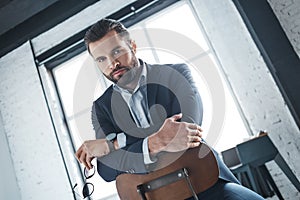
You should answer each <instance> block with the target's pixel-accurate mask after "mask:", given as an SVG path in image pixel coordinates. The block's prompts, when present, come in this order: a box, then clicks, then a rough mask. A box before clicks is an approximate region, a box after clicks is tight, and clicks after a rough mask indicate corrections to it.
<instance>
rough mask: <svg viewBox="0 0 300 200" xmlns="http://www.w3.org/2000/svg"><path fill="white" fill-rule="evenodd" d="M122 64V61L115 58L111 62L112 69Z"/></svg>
mask: <svg viewBox="0 0 300 200" xmlns="http://www.w3.org/2000/svg"><path fill="white" fill-rule="evenodd" d="M119 66H120V61H119V60H118V59H113V60H112V61H111V64H110V68H111V69H115V68H118V67H119Z"/></svg>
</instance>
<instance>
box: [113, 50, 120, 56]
mask: <svg viewBox="0 0 300 200" xmlns="http://www.w3.org/2000/svg"><path fill="white" fill-rule="evenodd" d="M120 53H121V50H120V49H116V50H114V51H113V54H114V55H118V54H120Z"/></svg>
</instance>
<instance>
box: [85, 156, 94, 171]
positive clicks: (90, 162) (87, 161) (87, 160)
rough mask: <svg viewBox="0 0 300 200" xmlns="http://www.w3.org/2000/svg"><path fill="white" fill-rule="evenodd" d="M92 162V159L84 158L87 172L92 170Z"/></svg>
mask: <svg viewBox="0 0 300 200" xmlns="http://www.w3.org/2000/svg"><path fill="white" fill-rule="evenodd" d="M92 160H93V158H91V157H86V163H87V165H88V167H87V168H88V170H90V169H92V168H93V165H92Z"/></svg>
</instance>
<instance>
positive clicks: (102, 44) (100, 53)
mask: <svg viewBox="0 0 300 200" xmlns="http://www.w3.org/2000/svg"><path fill="white" fill-rule="evenodd" d="M89 49H90V52H91V54H92V56H93V58H94V60H95V61H96V63H97V65H98V67H99V68H100V70H101V72H102V73H103V74H104V76H106V78H108V79H109V80H111V81H112V82H114V83H118V84H119V85H126V84H128V83H130V82H131V81H132V80H133V79H134V77H135V74H136V69H135V68H136V66H138V60H137V58H136V56H135V52H136V45H135V43H134V42H133V41H132V42H128V41H125V39H122V38H121V37H120V36H119V35H118V34H117V33H116V32H115V31H110V32H108V33H107V34H106V35H105V36H104V37H103V38H101V39H100V40H97V41H95V42H92V43H90V44H89Z"/></svg>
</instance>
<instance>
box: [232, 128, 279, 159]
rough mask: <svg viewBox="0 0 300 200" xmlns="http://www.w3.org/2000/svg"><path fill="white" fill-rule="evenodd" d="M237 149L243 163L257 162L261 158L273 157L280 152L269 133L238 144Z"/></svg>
mask: <svg viewBox="0 0 300 200" xmlns="http://www.w3.org/2000/svg"><path fill="white" fill-rule="evenodd" d="M236 149H237V152H238V155H239V158H240V161H241V163H242V164H248V163H251V164H255V162H260V160H268V159H273V158H274V157H275V156H276V155H277V153H278V150H277V148H276V147H275V145H274V144H273V142H272V141H271V140H270V138H269V136H268V135H267V134H265V135H262V136H259V137H256V138H253V139H251V140H248V141H246V142H243V143H241V144H238V145H237V146H236Z"/></svg>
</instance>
